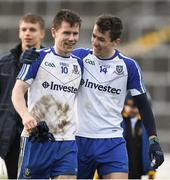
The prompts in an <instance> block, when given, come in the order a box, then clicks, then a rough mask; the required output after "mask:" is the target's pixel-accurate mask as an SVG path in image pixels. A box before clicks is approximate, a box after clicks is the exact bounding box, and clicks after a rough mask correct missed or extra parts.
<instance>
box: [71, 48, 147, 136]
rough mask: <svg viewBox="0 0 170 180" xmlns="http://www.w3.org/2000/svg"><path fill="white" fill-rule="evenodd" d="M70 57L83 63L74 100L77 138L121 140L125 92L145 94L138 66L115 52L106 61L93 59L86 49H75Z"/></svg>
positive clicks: (89, 51)
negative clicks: (75, 99)
mask: <svg viewBox="0 0 170 180" xmlns="http://www.w3.org/2000/svg"><path fill="white" fill-rule="evenodd" d="M73 54H74V55H76V56H77V57H79V58H81V59H83V63H84V72H83V79H82V81H81V87H80V89H79V92H78V101H77V102H78V106H77V108H78V119H79V121H78V122H79V125H78V132H77V136H82V137H87V138H114V137H123V135H122V132H123V130H122V127H121V125H120V124H121V122H122V115H121V111H122V109H123V105H124V100H125V97H126V94H127V90H130V91H131V94H132V95H133V96H134V95H139V94H142V93H145V88H144V85H143V80H142V76H141V72H140V68H139V66H138V64H137V63H136V62H135V61H134V60H132V59H130V58H128V57H127V56H124V55H123V54H122V53H121V52H119V51H118V50H116V52H115V54H114V56H113V57H111V58H109V59H105V60H103V59H99V58H97V57H96V56H94V55H93V54H92V51H91V50H89V49H81V48H80V49H75V50H74V52H73Z"/></svg>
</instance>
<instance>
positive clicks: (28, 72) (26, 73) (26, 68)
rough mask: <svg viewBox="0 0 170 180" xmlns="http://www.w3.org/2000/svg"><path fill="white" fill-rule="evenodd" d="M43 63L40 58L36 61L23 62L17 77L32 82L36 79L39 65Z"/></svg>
mask: <svg viewBox="0 0 170 180" xmlns="http://www.w3.org/2000/svg"><path fill="white" fill-rule="evenodd" d="M40 64H41V61H40V60H37V61H34V62H33V63H32V64H31V65H30V64H23V66H22V68H21V70H20V72H19V74H18V76H17V79H20V80H23V81H25V82H27V83H28V84H32V81H33V79H35V77H36V74H37V71H38V69H39V66H40Z"/></svg>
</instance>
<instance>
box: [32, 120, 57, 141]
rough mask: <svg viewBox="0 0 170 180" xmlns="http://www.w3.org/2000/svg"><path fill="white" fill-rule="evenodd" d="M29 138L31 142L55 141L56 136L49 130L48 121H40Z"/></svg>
mask: <svg viewBox="0 0 170 180" xmlns="http://www.w3.org/2000/svg"><path fill="white" fill-rule="evenodd" d="M29 140H30V141H31V142H45V141H55V138H54V136H53V134H52V133H50V132H49V128H48V126H47V124H46V122H45V121H40V122H38V124H37V126H36V127H35V128H34V129H33V130H32V132H31V133H30V136H29Z"/></svg>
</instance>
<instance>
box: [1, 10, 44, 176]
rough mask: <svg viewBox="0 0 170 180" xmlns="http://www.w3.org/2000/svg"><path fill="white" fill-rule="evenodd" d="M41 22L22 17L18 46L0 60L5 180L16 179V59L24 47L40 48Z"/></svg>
mask: <svg viewBox="0 0 170 180" xmlns="http://www.w3.org/2000/svg"><path fill="white" fill-rule="evenodd" d="M9 23H10V22H9ZM44 36H45V22H44V20H43V18H42V17H41V16H39V15H36V14H31V13H29V14H26V15H24V16H23V17H21V19H20V21H19V39H20V42H19V43H18V45H17V46H16V47H15V48H13V49H11V50H10V52H9V53H7V54H5V55H2V56H1V57H0V157H1V158H2V159H4V160H5V164H6V167H7V173H8V178H9V179H16V178H17V168H18V158H19V151H20V135H21V132H22V129H23V125H22V121H21V118H20V117H19V115H18V113H17V112H16V111H15V110H14V107H13V105H12V102H11V94H12V89H13V87H14V84H15V81H16V77H17V75H18V73H19V71H20V69H21V67H22V63H21V62H20V60H19V59H20V56H21V54H22V52H23V51H25V50H26V49H28V48H36V49H40V48H42V46H41V42H42V40H43V38H44Z"/></svg>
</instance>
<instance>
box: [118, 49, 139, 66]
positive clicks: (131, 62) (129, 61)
mask: <svg viewBox="0 0 170 180" xmlns="http://www.w3.org/2000/svg"><path fill="white" fill-rule="evenodd" d="M117 51H118V50H117ZM118 57H119V59H120V60H122V61H124V63H125V64H126V66H127V67H131V66H138V63H137V62H136V60H135V59H133V58H131V57H129V56H127V55H125V54H123V53H122V52H121V51H118Z"/></svg>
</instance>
